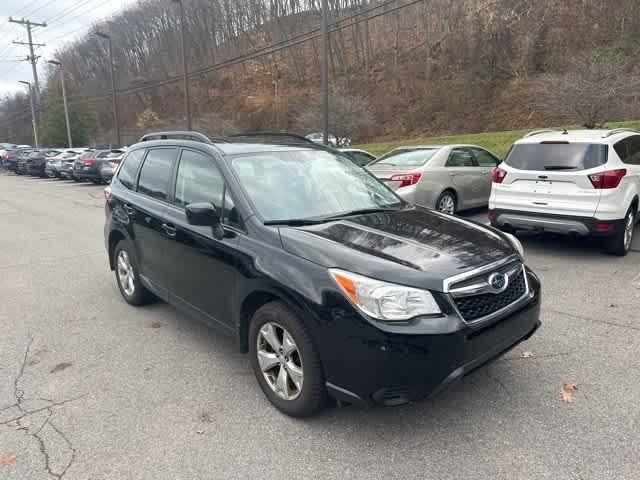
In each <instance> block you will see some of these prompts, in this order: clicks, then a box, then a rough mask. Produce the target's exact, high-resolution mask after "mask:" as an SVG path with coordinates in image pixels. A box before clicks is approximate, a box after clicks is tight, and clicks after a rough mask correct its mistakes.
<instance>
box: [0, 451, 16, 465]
mask: <svg viewBox="0 0 640 480" xmlns="http://www.w3.org/2000/svg"><path fill="white" fill-rule="evenodd" d="M16 458H18V457H17V455H16V454H15V453H12V454H11V455H4V456H0V465H8V464H10V463H13V462H15V461H16Z"/></svg>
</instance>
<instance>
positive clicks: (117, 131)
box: [94, 32, 122, 148]
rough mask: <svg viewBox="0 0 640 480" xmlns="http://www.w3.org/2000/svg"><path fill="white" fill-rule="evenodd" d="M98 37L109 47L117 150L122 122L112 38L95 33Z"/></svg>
mask: <svg viewBox="0 0 640 480" xmlns="http://www.w3.org/2000/svg"><path fill="white" fill-rule="evenodd" d="M94 33H95V34H96V35H97V36H98V37H100V38H104V39H105V40H107V43H108V45H109V63H110V64H111V93H112V97H111V99H112V104H113V105H112V106H113V127H114V129H115V131H116V148H117V147H120V146H121V145H122V144H121V143H120V122H119V121H118V98H117V93H116V73H115V66H114V64H113V47H112V45H111V36H110V35H107V34H106V33H102V32H94Z"/></svg>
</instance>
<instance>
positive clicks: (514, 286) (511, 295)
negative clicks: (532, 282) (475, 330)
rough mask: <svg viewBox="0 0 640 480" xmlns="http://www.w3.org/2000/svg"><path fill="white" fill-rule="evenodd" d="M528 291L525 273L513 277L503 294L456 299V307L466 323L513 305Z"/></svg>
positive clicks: (484, 294)
mask: <svg viewBox="0 0 640 480" xmlns="http://www.w3.org/2000/svg"><path fill="white" fill-rule="evenodd" d="M526 291H527V283H526V281H525V278H524V271H523V270H522V269H520V270H519V271H518V273H516V274H514V275H512V276H511V278H510V279H509V286H508V287H507V289H506V290H505V291H504V292H502V293H497V294H494V293H483V294H480V295H472V296H468V297H462V298H454V301H455V303H456V306H457V307H458V310H459V311H460V314H461V315H462V318H464V319H465V320H466V321H468V322H470V321H473V320H477V319H479V318H482V317H486V316H487V315H491V314H492V313H495V312H497V311H498V310H500V309H502V308H504V307H506V306H508V305H511V304H512V303H514V302H515V301H517V300H519V299H520V298H521V297H522V296H523V295H524V294H525V293H526Z"/></svg>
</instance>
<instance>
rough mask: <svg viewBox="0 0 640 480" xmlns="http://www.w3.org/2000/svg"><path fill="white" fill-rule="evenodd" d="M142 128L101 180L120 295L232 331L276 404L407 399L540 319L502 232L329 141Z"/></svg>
mask: <svg viewBox="0 0 640 480" xmlns="http://www.w3.org/2000/svg"><path fill="white" fill-rule="evenodd" d="M160 138H163V139H162V140H159V139H160ZM185 138H192V140H186V139H185ZM141 140H142V141H141V142H140V143H138V144H136V145H134V146H132V147H131V148H130V149H129V151H128V153H127V155H126V156H125V158H124V159H123V162H122V164H121V166H120V168H119V169H118V172H117V175H116V176H115V177H114V178H113V180H112V182H111V185H110V186H109V187H106V188H105V197H106V206H105V213H106V222H105V229H104V233H105V245H106V249H107V252H108V261H109V266H110V268H111V269H112V270H113V271H114V273H115V279H116V283H117V286H118V288H119V290H120V292H121V294H122V296H123V298H124V300H125V301H126V302H128V303H130V304H132V305H142V304H144V303H146V302H148V301H149V300H151V299H152V298H153V296H156V297H158V298H160V299H162V300H164V301H168V302H169V303H171V304H173V305H175V306H176V307H178V308H180V309H182V310H184V311H185V312H188V313H190V314H191V315H193V316H195V317H196V318H199V319H200V320H202V321H204V322H206V323H208V324H210V325H212V326H214V327H217V328H218V329H219V330H220V331H222V332H225V333H227V334H229V335H230V336H232V337H233V338H235V340H236V341H237V344H238V346H239V348H240V350H241V351H243V352H248V353H249V355H250V357H249V360H250V364H251V366H252V368H253V370H254V372H255V376H256V379H257V381H258V384H259V385H260V387H261V388H262V390H263V392H264V393H265V395H266V396H267V398H268V399H269V400H270V401H271V402H272V403H273V405H275V406H276V408H278V409H280V410H281V411H283V412H284V413H286V414H288V415H293V416H307V415H311V414H312V413H314V412H316V411H317V410H318V409H319V408H321V406H322V405H323V402H324V399H325V396H326V394H327V393H328V394H329V395H331V396H333V397H335V398H337V399H339V400H341V401H345V402H349V403H356V404H361V405H368V404H382V405H398V404H402V403H406V402H410V401H414V400H417V399H420V398H423V397H425V396H428V395H430V394H432V393H434V392H435V391H439V390H441V389H444V388H445V387H447V386H448V385H451V384H452V383H454V382H455V381H456V380H458V379H460V378H461V377H462V376H463V375H465V374H466V373H468V372H470V371H472V370H474V369H476V368H477V367H479V366H480V365H482V364H484V363H486V362H488V361H490V360H492V359H494V358H496V357H497V356H499V355H500V354H501V353H503V352H505V351H506V350H508V349H510V348H512V347H513V346H514V345H516V344H517V343H519V342H520V341H522V340H524V339H526V338H528V337H529V336H531V335H532V334H533V333H534V332H535V330H536V329H537V328H538V325H539V324H540V321H539V309H540V282H539V280H538V277H537V276H536V275H535V274H534V273H533V272H532V271H531V270H530V269H529V268H528V267H526V266H525V264H524V259H523V252H522V246H521V245H520V243H519V242H518V240H517V239H516V238H515V237H513V236H511V235H507V234H504V233H502V232H499V231H497V230H495V229H492V228H490V227H488V226H484V225H480V224H476V223H473V222H470V221H468V220H463V219H458V218H456V217H452V216H448V215H443V214H441V213H439V212H434V211H432V210H429V209H425V208H422V207H417V206H413V205H411V204H408V203H407V202H405V201H404V200H402V198H400V197H398V196H397V195H396V194H395V193H394V192H393V191H392V190H390V189H388V188H386V187H385V186H384V185H383V184H382V183H380V182H379V181H378V180H377V179H376V178H375V177H373V176H372V175H370V174H369V173H368V172H367V171H366V170H365V169H362V168H360V167H358V166H357V165H355V164H354V163H353V162H351V161H349V160H347V159H346V158H345V157H344V156H342V155H338V154H336V152H334V151H333V150H332V149H328V148H323V147H319V146H314V145H310V144H309V145H303V144H300V143H299V142H298V143H295V144H287V143H286V141H285V140H284V139H282V138H281V139H279V140H277V143H270V142H267V141H265V142H263V143H255V144H249V143H244V142H242V141H240V142H238V143H236V142H229V143H214V142H212V141H211V140H209V139H207V138H206V137H204V136H203V135H200V134H197V133H195V132H164V133H158V134H153V135H148V136H145V137H143V138H142V139H141ZM196 140H197V141H196ZM284 187H286V188H284Z"/></svg>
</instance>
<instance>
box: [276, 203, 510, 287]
mask: <svg viewBox="0 0 640 480" xmlns="http://www.w3.org/2000/svg"><path fill="white" fill-rule="evenodd" d="M280 237H281V240H282V244H283V247H284V249H285V250H287V251H288V252H289V253H292V254H294V255H297V256H300V257H303V258H305V259H307V260H309V261H312V262H314V263H318V264H320V265H323V266H325V267H327V268H331V267H334V268H341V269H343V270H348V271H351V272H354V273H359V274H361V275H366V276H369V277H372V278H377V279H380V280H384V281H388V282H392V283H399V284H403V285H410V286H415V287H417V288H428V289H431V290H442V288H443V280H445V279H447V278H449V277H452V276H454V275H458V274H460V273H464V272H466V271H469V270H473V269H475V268H478V267H481V266H485V265H487V264H490V263H493V262H496V261H498V260H502V259H504V258H506V257H508V256H511V255H517V253H516V252H515V250H514V249H513V247H512V246H511V244H510V243H509V241H508V240H507V239H506V238H505V237H504V236H502V235H501V234H500V233H498V232H495V231H494V230H492V229H490V228H487V227H485V226H483V225H480V224H477V223H475V222H471V221H468V220H465V219H460V218H456V217H451V216H448V215H444V214H441V213H439V212H435V211H432V210H427V209H423V208H420V207H412V208H407V209H404V210H399V211H396V212H384V213H374V214H367V215H360V216H354V217H350V218H349V219H347V220H340V221H335V222H329V223H325V224H321V225H313V226H305V227H282V228H281V229H280Z"/></svg>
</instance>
